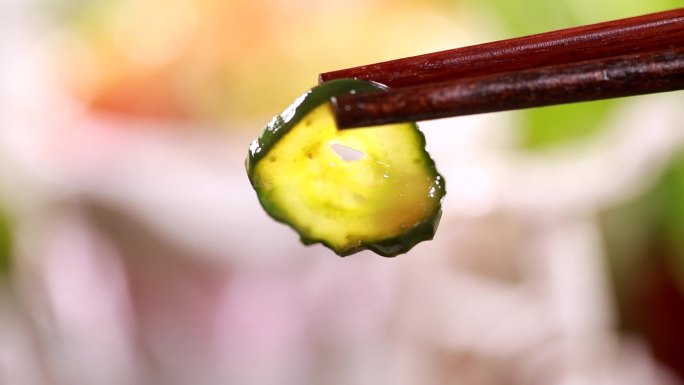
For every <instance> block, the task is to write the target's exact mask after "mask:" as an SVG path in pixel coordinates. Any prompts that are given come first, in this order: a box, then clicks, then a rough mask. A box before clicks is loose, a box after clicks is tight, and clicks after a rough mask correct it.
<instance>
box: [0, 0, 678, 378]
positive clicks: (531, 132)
mask: <svg viewBox="0 0 684 385" xmlns="http://www.w3.org/2000/svg"><path fill="white" fill-rule="evenodd" d="M682 6H684V2H683V1H682V0H657V1H648V2H646V1H637V0H599V1H595V0H572V1H570V0H563V1H557V2H549V1H545V0H521V1H516V2H509V1H506V0H477V1H476V0H429V1H411V0H399V1H388V0H364V1H346V2H335V3H333V2H308V1H304V0H289V1H285V0H267V1H262V2H253V1H244V0H223V1H218V0H165V1H162V0H119V1H114V0H51V1H47V0H2V1H0V57H2V60H0V84H2V87H0V383H2V384H12V385H42V384H46V385H48V384H49V385H52V384H54V385H62V384H64V385H66V384H69V385H78V384H89V385H92V384H103V385H106V384H131V385H142V384H145V385H148V384H165V385H166V384H170V385H175V384H178V385H184V384H196V385H205V384H206V385H213V384H240V385H252V384H255V385H257V384H258V385H262V384H279V385H284V384H293V385H294V384H340V385H341V384H355V385H356V384H359V385H363V384H368V385H370V384H400V385H401V384H405V385H413V384H430V385H433V384H435V385H439V384H463V385H488V384H498V385H501V384H511V385H516V384H521V385H522V384H525V385H534V384H564V385H565V384H628V385H630V384H633V385H640V384H644V385H646V384H648V385H653V384H666V385H670V384H671V385H674V384H681V383H683V382H682V380H683V379H684V123H683V121H684V120H683V119H682V105H683V103H684V94H683V93H682V92H674V93H668V94H660V95H651V96H643V97H635V98H627V99H620V100H612V101H602V102H594V103H583V104H576V105H569V106H560V107H550V108H542V109H534V110H529V111H523V112H512V113H497V114H487V115H481V116H473V117H466V118H456V119H445V120H439V121H433V122H427V123H425V124H422V125H421V127H422V129H423V131H424V132H425V134H426V136H427V141H428V149H429V150H430V152H431V153H432V155H433V157H434V158H435V160H436V161H437V165H438V168H439V169H440V171H441V173H442V174H443V175H444V176H445V177H446V180H447V190H448V194H447V197H446V201H445V207H444V215H443V217H442V224H441V227H440V229H439V230H438V233H437V236H436V238H435V240H434V241H432V242H425V243H423V244H421V245H418V246H417V247H415V248H414V249H413V250H412V251H411V252H409V253H408V254H406V255H402V256H399V257H396V258H393V259H386V258H382V257H379V256H376V255H374V254H372V253H360V254H356V255H353V256H350V257H347V258H344V259H343V258H338V257H337V256H335V255H334V254H332V253H331V252H330V251H329V250H327V249H325V248H323V247H320V246H311V247H305V246H303V245H301V244H300V243H299V242H298V237H297V235H296V234H295V233H294V232H293V231H292V230H290V229H289V228H287V227H286V226H283V225H281V224H279V223H276V222H274V221H272V220H271V219H269V218H268V217H267V215H266V214H265V213H264V212H263V211H262V210H261V208H260V206H259V204H258V202H257V199H256V196H255V194H254V192H253V191H252V190H251V187H250V186H249V183H248V181H247V178H246V175H245V172H244V158H245V156H246V153H247V146H248V145H249V142H250V141H251V140H252V139H253V138H254V137H256V136H257V135H258V133H259V131H260V130H261V127H263V125H265V124H266V123H267V122H268V121H269V120H270V119H271V117H272V116H273V115H275V114H277V113H280V111H282V110H283V109H284V108H285V107H286V106H288V105H289V104H290V103H291V102H292V101H293V100H294V99H295V98H296V97H297V96H299V95H300V94H301V93H303V92H304V91H305V90H307V89H308V88H310V87H311V86H313V85H314V84H315V83H316V81H317V75H318V73H320V72H325V71H330V70H334V69H340V68H346V67H350V66H356V65H361V64H367V63H372V62H378V61H383V60H389V59H394V58H399V57H404V56H410V55H416V54H421V53H427V52H432V51H436V50H442V49H449V48H454V47H458V46H464V45H469V44H476V43H482V42H487V41H491V40H498V39H504V38H510V37H515V36H520V35H525V34H531V33H538V32H544V31H548V30H553V29H560V28H565V27H571V26H576V25H580V24H587V23H594V22H600V21H606V20H611V19H617V18H623V17H629V16H635V15H639V14H645V13H650V12H656V11H661V10H666V9H670V8H676V7H682Z"/></svg>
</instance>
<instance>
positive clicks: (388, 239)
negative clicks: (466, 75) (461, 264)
mask: <svg viewBox="0 0 684 385" xmlns="http://www.w3.org/2000/svg"><path fill="white" fill-rule="evenodd" d="M379 88H380V89H381V87H380V86H379V85H376V84H373V83H369V82H365V81H360V80H351V79H342V80H335V81H331V82H327V83H323V84H321V85H319V86H317V87H315V88H313V89H311V90H310V91H308V92H307V93H305V94H304V95H302V96H301V97H299V98H298V99H297V100H296V101H295V103H294V104H293V105H291V106H290V107H289V108H287V109H286V110H285V111H284V112H283V113H282V114H280V115H278V116H276V117H275V118H274V119H273V120H272V121H271V122H270V123H269V124H268V125H267V126H266V127H265V128H264V129H263V131H262V132H261V134H260V136H259V137H258V138H257V139H256V140H254V142H252V144H251V145H250V148H249V154H248V156H247V160H246V167H247V175H248V177H249V180H250V182H251V184H252V186H253V187H254V189H255V191H256V193H257V196H258V198H259V201H260V202H261V205H262V206H263V207H264V209H265V210H266V212H267V213H268V214H269V215H270V216H271V217H273V218H274V219H276V220H277V221H280V222H283V223H286V224H288V225H290V226H291V227H292V228H294V229H295V230H296V231H297V232H298V233H299V234H300V236H301V240H302V242H303V243H305V244H311V243H322V244H324V245H326V246H328V247H329V248H330V249H332V250H333V251H334V252H335V253H337V254H338V255H340V256H345V255H349V254H353V253H355V252H358V251H361V250H364V249H370V250H373V251H375V252H376V253H378V254H380V255H383V256H387V257H391V256H395V255H397V254H401V253H405V252H407V251H408V250H410V249H411V248H412V247H413V246H414V245H416V244H417V243H419V242H421V241H424V240H428V239H432V237H433V236H434V234H435V231H436V229H437V225H438V223H439V219H440V215H441V203H442V200H443V197H444V195H445V193H446V190H445V183H444V179H443V178H442V176H441V175H440V174H439V173H438V172H437V170H436V168H435V164H434V162H433V160H432V159H431V158H430V155H429V154H428V153H427V152H426V151H425V137H424V136H423V134H422V133H421V132H420V131H419V130H418V128H417V126H416V125H415V124H414V123H404V124H393V125H386V126H376V127H368V128H358V129H350V130H338V129H337V127H336V125H335V121H334V118H333V115H332V111H331V108H330V104H329V100H330V97H332V96H334V95H339V94H343V93H349V92H367V91H371V90H377V89H379ZM340 149H342V150H346V151H347V152H348V153H349V154H351V155H353V156H351V157H349V156H346V155H345V154H343V153H342V152H343V151H340ZM349 149H353V150H349Z"/></svg>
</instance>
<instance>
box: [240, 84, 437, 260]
mask: <svg viewBox="0 0 684 385" xmlns="http://www.w3.org/2000/svg"><path fill="white" fill-rule="evenodd" d="M384 89H386V87H384V86H383V85H381V84H378V83H372V82H367V81H363V80H356V79H338V80H332V81H329V82H325V83H323V84H320V85H318V86H316V87H314V88H312V89H311V90H309V91H307V92H306V93H305V94H303V95H302V96H300V97H299V98H297V100H296V101H295V102H294V103H293V104H292V105H291V106H290V107H288V108H287V109H286V110H285V111H284V112H283V113H281V114H279V115H278V116H276V117H274V118H273V120H271V122H269V123H268V124H267V125H266V127H264V128H263V130H262V131H261V133H260V135H259V137H258V138H257V139H256V140H254V141H253V142H252V144H251V145H250V147H249V152H248V155H247V159H246V160H245V167H246V170H247V176H248V178H249V181H250V183H251V185H252V187H253V188H254V189H255V191H256V192H257V197H258V198H259V202H260V203H261V206H262V207H263V208H264V210H265V211H266V212H267V213H268V214H269V215H270V216H271V217H272V218H273V219H275V220H276V221H278V222H281V223H283V224H285V225H287V226H289V227H291V228H293V229H294V230H295V231H297V233H299V231H298V230H297V229H296V228H295V227H293V226H292V225H291V224H290V222H289V221H288V220H287V218H286V217H285V215H283V213H282V212H281V210H280V209H279V208H278V207H277V205H276V204H273V202H270V201H268V200H267V199H264V198H263V194H261V191H260V190H261V189H260V187H259V186H258V184H257V183H256V181H255V180H254V175H253V174H254V168H255V166H256V164H257V163H258V162H259V161H260V160H261V159H262V158H264V157H265V156H266V155H267V154H268V152H269V151H270V149H271V148H272V147H273V146H274V145H275V144H276V143H277V142H278V141H279V140H280V139H281V138H283V137H284V136H285V135H286V134H287V133H288V132H289V131H290V130H292V129H293V128H294V127H295V126H296V125H297V123H299V122H300V121H301V120H302V119H303V118H304V117H305V116H306V115H307V114H308V113H309V112H311V111H313V110H314V109H315V108H316V107H318V106H320V105H321V104H323V103H326V102H328V101H329V100H330V98H331V97H333V96H336V95H341V94H346V93H353V92H369V91H377V90H384ZM416 130H417V131H418V134H419V137H420V142H421V143H420V146H421V148H423V149H424V148H425V145H426V142H425V136H424V135H423V133H422V132H421V131H420V130H418V128H417V126H416ZM425 156H426V158H427V162H426V164H425V167H426V168H427V171H429V172H430V173H431V174H432V175H434V176H435V181H436V183H435V191H434V196H435V197H434V199H439V204H438V205H436V206H435V207H436V210H435V212H433V213H431V215H429V216H428V217H427V218H426V220H424V221H422V222H419V223H417V224H416V225H414V226H413V227H412V228H410V229H408V230H407V231H406V232H405V233H403V234H401V235H398V236H396V237H393V238H387V239H383V240H379V241H375V242H367V243H366V242H361V243H359V244H356V245H353V246H348V247H345V248H342V249H338V248H335V247H334V246H333V245H331V244H330V243H328V242H327V241H326V240H323V239H314V238H309V237H306V236H305V235H302V234H300V241H301V242H302V243H303V244H305V245H311V244H315V243H321V244H323V245H325V246H326V247H328V248H329V249H331V250H333V251H334V252H335V253H336V254H337V255H339V256H340V257H345V256H348V255H351V254H355V253H357V252H360V251H363V250H371V251H373V252H375V253H376V254H379V255H381V256H383V257H395V256H397V255H399V254H404V253H406V252H408V251H409V250H411V249H412V248H413V247H414V246H415V245H416V244H418V243H420V242H422V241H426V240H431V239H433V237H434V235H435V232H436V230H437V227H438V226H439V221H440V218H441V216H442V201H443V200H444V196H445V195H446V184H445V181H444V178H443V177H442V176H441V175H440V174H439V172H438V171H437V168H436V166H435V163H434V161H433V160H432V158H431V157H430V156H429V154H427V153H425Z"/></svg>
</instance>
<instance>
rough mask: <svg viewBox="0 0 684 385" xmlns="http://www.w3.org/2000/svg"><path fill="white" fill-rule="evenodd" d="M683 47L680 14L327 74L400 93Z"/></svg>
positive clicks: (325, 78) (321, 77) (677, 11)
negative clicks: (406, 89) (373, 83)
mask: <svg viewBox="0 0 684 385" xmlns="http://www.w3.org/2000/svg"><path fill="white" fill-rule="evenodd" d="M680 47H684V8H679V9H674V10H671V11H665V12H660V13H654V14H650V15H645V16H638V17H633V18H628V19H622V20H615V21H609V22H605V23H599V24H592V25H587V26H581V27H575V28H569V29H563V30H559V31H553V32H546V33H542V34H537V35H531V36H525V37H519V38H515V39H509V40H502V41H497V42H493V43H487V44H480V45H474V46H469V47H463V48H456V49H452V50H448V51H441V52H435V53H429V54H425V55H420V56H414V57H408V58H403V59H398V60H392V61H388V62H383V63H377V64H369V65H364V66H360V67H355V68H349V69H343V70H338V71H331V72H326V73H322V74H320V75H319V82H324V81H329V80H333V79H341V78H356V79H365V80H372V81H376V82H378V83H382V84H384V85H386V86H388V87H391V88H396V87H405V86H410V85H416V84H425V83H432V82H438V81H443V80H450V79H456V78H462V77H473V76H480V75H490V74H493V73H497V72H498V73H501V72H511V71H517V70H521V69H529V68H537V67H541V66H547V65H554V64H562V63H570V62H577V61H585V60H594V59H601V58H606V57H612V56H620V55H627V54H630V53H639V52H644V51H653V50H661V49H662V50H665V49H671V48H680Z"/></svg>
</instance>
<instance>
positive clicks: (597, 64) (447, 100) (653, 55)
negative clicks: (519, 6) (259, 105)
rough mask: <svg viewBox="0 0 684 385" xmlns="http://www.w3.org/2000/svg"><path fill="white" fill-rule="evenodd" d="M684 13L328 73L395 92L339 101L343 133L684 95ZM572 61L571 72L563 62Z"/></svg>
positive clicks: (324, 78) (329, 77) (324, 76)
mask: <svg viewBox="0 0 684 385" xmlns="http://www.w3.org/2000/svg"><path fill="white" fill-rule="evenodd" d="M682 49H684V8H683V9H676V10H672V11H667V12H661V13H657V14H651V15H646V16H640V17H635V18H630V19H623V20H617V21H612V22H607V23H601V24H595V25H590V26H584V27H578V28H571V29H566V30H561V31H555V32H549V33H545V34H540V35H533V36H528V37H523V38H517V39H511V40H504V41H500V42H494V43H489V44H483V45H478V46H472V47H465V48H459V49H455V50H450V51H443V52H437V53H433V54H428V55H422V56H416V57H410V58H405V59H399V60H395V61H391V62H384V63H378V64H372V65H368V66H362V67H356V68H351V69H346V70H340V71H334V72H328V73H324V74H321V75H320V80H321V81H327V80H332V79H336V78H343V77H353V78H360V79H366V80H373V81H377V82H379V83H383V84H385V85H388V86H390V87H391V89H390V90H389V91H388V92H374V93H369V94H355V95H343V96H339V97H338V98H336V99H335V100H334V103H333V104H334V109H335V115H336V119H337V120H338V124H339V126H340V128H349V127H360V126H367V125H377V124H385V123H391V122H401V121H417V120H428V119H436V118H441V117H448V116H458V115H466V114H474V113H482V112H493V111H504V110H512V109H519V108H528V107H538V106H547V105H553V104H561V103H571V102H580V101H589V100H597V99H607V98H614V97H621V96H631V95H641V94H647V93H655V92H665V91H673V90H678V89H683V88H684V85H683V83H684V80H682V72H683V68H684V58H683V56H682V55H683V52H682ZM560 63H562V64H560Z"/></svg>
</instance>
